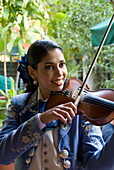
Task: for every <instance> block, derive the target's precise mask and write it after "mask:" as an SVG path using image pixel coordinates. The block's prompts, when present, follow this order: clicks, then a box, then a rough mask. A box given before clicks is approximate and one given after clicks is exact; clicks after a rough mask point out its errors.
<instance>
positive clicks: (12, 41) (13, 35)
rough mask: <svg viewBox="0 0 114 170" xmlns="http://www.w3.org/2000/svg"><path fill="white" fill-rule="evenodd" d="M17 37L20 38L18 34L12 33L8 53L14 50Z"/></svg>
mask: <svg viewBox="0 0 114 170" xmlns="http://www.w3.org/2000/svg"><path fill="white" fill-rule="evenodd" d="M17 36H18V32H12V33H11V36H10V41H9V43H8V44H7V50H8V52H10V51H11V49H12V47H13V44H14V41H15V40H16V38H17Z"/></svg>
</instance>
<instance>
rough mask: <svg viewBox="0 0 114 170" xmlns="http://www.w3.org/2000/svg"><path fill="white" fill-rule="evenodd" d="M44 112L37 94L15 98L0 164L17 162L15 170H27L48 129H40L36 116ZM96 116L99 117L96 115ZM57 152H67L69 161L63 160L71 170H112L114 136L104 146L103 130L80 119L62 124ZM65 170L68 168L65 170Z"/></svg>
mask: <svg viewBox="0 0 114 170" xmlns="http://www.w3.org/2000/svg"><path fill="white" fill-rule="evenodd" d="M39 112H42V107H41V106H40V103H39V101H37V100H36V93H34V94H32V95H31V93H25V94H21V95H17V96H15V97H13V98H12V101H11V104H10V107H9V109H8V113H7V118H6V120H5V121H4V125H3V128H2V130H1V131H0V164H9V163H11V162H12V161H15V170H27V169H28V168H29V165H30V163H31V161H32V158H33V157H34V154H35V151H36V148H37V146H38V142H39V141H40V140H41V138H42V136H43V135H44V133H45V131H46V128H44V129H42V130H41V129H40V128H39V127H38V116H37V114H38V113H39ZM96 114H97V113H96ZM58 129H59V130H58V131H59V133H58V152H59V153H60V155H61V153H62V151H63V150H67V151H68V157H67V158H64V157H61V161H62V162H63V167H65V166H64V164H65V161H66V162H67V163H68V164H69V163H70V168H69V170H75V169H76V170H78V169H83V168H82V167H84V169H85V170H107V169H108V170H113V169H114V161H113V157H114V135H112V137H111V138H110V140H109V142H108V143H107V144H106V145H104V141H103V139H102V134H101V130H100V128H99V127H98V126H94V125H92V124H90V123H89V122H85V121H84V120H83V119H82V117H81V116H79V115H77V116H75V118H74V119H73V122H72V124H67V125H66V126H65V125H64V124H62V123H61V124H60V126H59V128H58ZM64 169H66V168H64Z"/></svg>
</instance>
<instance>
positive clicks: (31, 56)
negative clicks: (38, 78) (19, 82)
mask: <svg viewBox="0 0 114 170" xmlns="http://www.w3.org/2000/svg"><path fill="white" fill-rule="evenodd" d="M55 48H58V49H60V50H61V51H62V52H63V49H62V47H61V46H59V45H58V44H57V43H56V42H54V41H52V40H37V41H35V42H34V43H33V44H32V45H31V46H30V47H29V49H28V52H27V55H26V59H27V63H28V65H30V66H31V67H32V68H33V69H37V64H38V63H40V62H41V61H42V59H43V58H44V57H46V56H47V55H48V52H49V51H50V50H53V49H55ZM36 89H37V86H36V85H34V84H33V79H32V78H31V77H30V76H29V82H28V84H27V87H26V91H35V90H36Z"/></svg>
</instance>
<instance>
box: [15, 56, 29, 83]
mask: <svg viewBox="0 0 114 170" xmlns="http://www.w3.org/2000/svg"><path fill="white" fill-rule="evenodd" d="M26 56H27V55H26V54H25V55H24V56H22V57H21V60H18V63H19V67H18V68H17V71H19V72H20V78H22V79H23V82H24V84H26V83H29V79H30V76H29V73H28V62H27V57H26Z"/></svg>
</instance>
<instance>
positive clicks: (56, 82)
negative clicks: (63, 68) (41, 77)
mask: <svg viewBox="0 0 114 170" xmlns="http://www.w3.org/2000/svg"><path fill="white" fill-rule="evenodd" d="M52 83H54V84H55V85H56V86H61V85H63V83H64V81H63V79H59V80H53V81H52Z"/></svg>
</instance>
